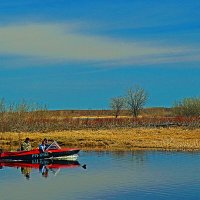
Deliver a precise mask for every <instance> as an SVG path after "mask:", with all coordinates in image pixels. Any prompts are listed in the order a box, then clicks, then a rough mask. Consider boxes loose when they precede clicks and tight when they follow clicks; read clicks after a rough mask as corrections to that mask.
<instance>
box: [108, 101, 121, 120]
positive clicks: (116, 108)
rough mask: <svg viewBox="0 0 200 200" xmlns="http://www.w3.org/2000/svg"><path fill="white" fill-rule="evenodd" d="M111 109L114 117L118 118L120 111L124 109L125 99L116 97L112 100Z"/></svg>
mask: <svg viewBox="0 0 200 200" xmlns="http://www.w3.org/2000/svg"><path fill="white" fill-rule="evenodd" d="M110 107H111V109H112V110H113V111H114V115H115V117H116V118H117V117H118V116H119V114H120V111H121V110H122V109H123V107H124V98H123V97H115V98H112V99H111V102H110Z"/></svg>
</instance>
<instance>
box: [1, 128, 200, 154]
mask: <svg viewBox="0 0 200 200" xmlns="http://www.w3.org/2000/svg"><path fill="white" fill-rule="evenodd" d="M26 137H29V138H30V139H31V143H32V146H33V147H37V146H38V144H39V143H40V142H41V140H42V139H43V138H44V137H46V138H48V139H49V140H50V141H53V140H57V142H58V143H59V144H60V145H61V146H65V147H78V148H81V149H82V150H93V151H94V150H101V151H106V150H107V151H128V150H173V151H174V150H176V151H199V150H200V129H192V130H188V129H183V128H150V129H147V128H123V129H122V128H120V129H110V130H87V129H85V130H72V131H61V132H58V131H55V132H48V133H40V132H38V133H37V132H35V133H31V134H30V133H28V132H26V133H16V132H6V133H0V141H1V143H0V148H4V149H6V150H16V149H17V148H18V147H19V144H20V142H21V141H22V140H23V139H25V138H26Z"/></svg>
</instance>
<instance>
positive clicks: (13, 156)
mask: <svg viewBox="0 0 200 200" xmlns="http://www.w3.org/2000/svg"><path fill="white" fill-rule="evenodd" d="M79 151H80V149H76V148H62V149H61V147H60V146H59V145H58V144H57V142H56V141H54V142H53V143H52V144H51V145H49V147H48V148H47V149H46V150H45V151H44V152H41V151H40V150H39V149H33V150H30V151H16V152H3V153H1V154H0V160H37V159H59V158H61V159H63V158H64V157H65V158H67V157H69V156H74V155H77V153H78V152H79Z"/></svg>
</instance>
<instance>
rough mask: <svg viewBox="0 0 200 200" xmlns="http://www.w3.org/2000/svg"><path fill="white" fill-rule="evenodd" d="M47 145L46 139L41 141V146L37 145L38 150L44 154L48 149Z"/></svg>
mask: <svg viewBox="0 0 200 200" xmlns="http://www.w3.org/2000/svg"><path fill="white" fill-rule="evenodd" d="M48 146H49V144H48V141H47V139H46V138H44V140H43V141H42V144H40V145H39V150H40V151H41V152H44V151H45V150H46V149H47V148H48Z"/></svg>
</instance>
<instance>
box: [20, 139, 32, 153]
mask: <svg viewBox="0 0 200 200" xmlns="http://www.w3.org/2000/svg"><path fill="white" fill-rule="evenodd" d="M31 149H32V147H31V143H30V139H29V138H26V139H25V140H24V142H23V143H22V144H21V151H30V150H31Z"/></svg>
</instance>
